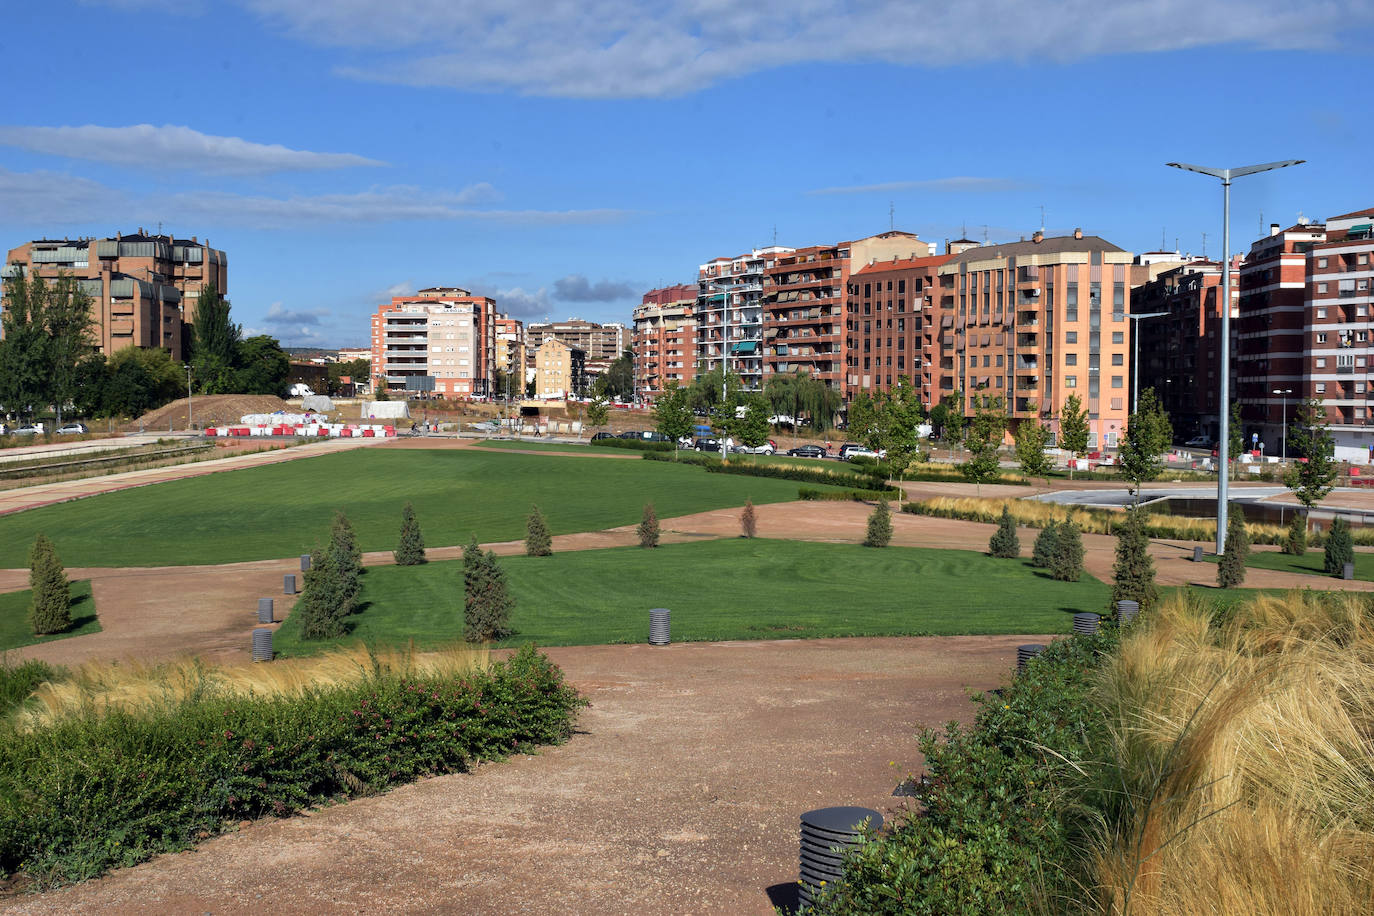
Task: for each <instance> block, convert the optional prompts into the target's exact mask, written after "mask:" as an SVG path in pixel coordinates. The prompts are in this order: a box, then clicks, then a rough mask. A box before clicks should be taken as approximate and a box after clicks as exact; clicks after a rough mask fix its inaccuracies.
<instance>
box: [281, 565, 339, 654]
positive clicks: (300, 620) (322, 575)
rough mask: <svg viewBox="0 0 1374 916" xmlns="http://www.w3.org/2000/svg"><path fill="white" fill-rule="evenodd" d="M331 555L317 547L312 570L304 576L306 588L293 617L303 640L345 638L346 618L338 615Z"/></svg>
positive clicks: (336, 592)
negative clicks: (344, 619)
mask: <svg viewBox="0 0 1374 916" xmlns="http://www.w3.org/2000/svg"><path fill="white" fill-rule="evenodd" d="M332 556H333V555H332V554H331V553H329V552H328V551H326V550H321V549H320V548H318V547H316V548H315V549H314V550H312V551H311V552H310V569H308V570H306V573H305V586H304V587H303V588H302V589H301V595H300V597H299V598H297V599H296V606H295V608H294V609H293V610H292V611H291V616H293V617H295V618H296V621H297V624H298V625H299V627H300V631H301V639H309V640H317V639H338V638H339V637H340V636H343V635H344V632H345V626H344V622H343V618H344V615H343V614H340V613H338V609H339V597H338V584H339V583H338V577H337V576H336V575H335V570H334V568H333V563H332Z"/></svg>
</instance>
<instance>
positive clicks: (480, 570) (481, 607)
mask: <svg viewBox="0 0 1374 916" xmlns="http://www.w3.org/2000/svg"><path fill="white" fill-rule="evenodd" d="M514 606H515V602H514V600H512V599H511V597H510V594H509V593H508V592H507V590H506V573H505V571H504V570H503V569H501V566H500V564H498V563H497V562H496V554H495V553H493V552H492V551H490V550H488V551H483V550H482V548H481V547H480V546H478V544H477V538H476V537H473V539H472V540H471V541H470V542H469V543H468V545H467V546H466V547H464V548H463V638H464V639H466V640H467V641H468V642H488V641H490V640H493V639H502V638H504V637H506V636H509V635H510V633H511V629H510V612H511V609H512V608H513V607H514Z"/></svg>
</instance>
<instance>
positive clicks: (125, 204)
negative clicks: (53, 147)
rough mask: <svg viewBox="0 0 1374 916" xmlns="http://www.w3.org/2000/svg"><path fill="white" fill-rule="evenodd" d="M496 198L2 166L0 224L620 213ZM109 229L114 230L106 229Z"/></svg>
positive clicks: (262, 222) (266, 222)
mask: <svg viewBox="0 0 1374 916" xmlns="http://www.w3.org/2000/svg"><path fill="white" fill-rule="evenodd" d="M499 196H500V195H499V194H498V193H497V191H496V189H495V188H493V187H492V186H491V185H489V184H486V183H485V182H483V183H479V184H474V185H470V186H469V187H467V188H464V189H462V190H459V191H435V190H427V189H424V188H417V187H411V186H404V185H397V186H391V187H378V188H372V189H370V190H367V191H358V192H353V193H343V194H316V195H298V196H293V197H264V196H251V195H244V194H234V193H230V192H226V191H183V192H179V193H172V194H149V195H143V196H137V195H131V194H127V193H125V192H123V191H119V190H116V189H114V188H110V187H107V186H105V185H102V184H100V183H98V182H95V181H90V180H88V179H85V178H75V177H72V176H68V175H63V174H60V173H57V172H46V171H38V172H11V171H8V170H7V169H5V168H4V167H0V224H24V223H40V224H44V225H51V224H57V225H63V226H66V225H86V226H89V225H91V224H92V223H99V222H104V221H118V222H119V223H121V224H123V225H129V224H131V223H138V222H140V221H142V222H144V223H149V222H153V223H155V222H158V221H167V222H172V221H186V222H196V223H198V224H202V225H205V224H209V225H244V224H247V225H250V226H254V227H259V228H278V227H282V226H299V225H310V224H316V223H381V222H396V221H401V220H456V221H469V222H487V223H500V224H504V225H514V226H548V225H572V224H587V223H609V222H616V221H618V220H621V219H624V218H626V217H627V216H629V213H628V212H627V211H624V210H612V209H593V210H499V209H491V208H484V207H482V206H481V205H482V204H483V203H489V202H491V201H493V200H495V199H497V198H498V197H499ZM111 231H112V230H111Z"/></svg>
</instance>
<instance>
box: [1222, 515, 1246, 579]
mask: <svg viewBox="0 0 1374 916" xmlns="http://www.w3.org/2000/svg"><path fill="white" fill-rule="evenodd" d="M1249 556H1250V537H1249V535H1248V534H1246V531H1245V513H1244V512H1242V511H1241V509H1240V507H1239V506H1232V507H1231V515H1230V517H1229V518H1228V519H1227V521H1226V551H1225V553H1223V554H1222V555H1221V559H1220V560H1219V561H1218V562H1217V585H1218V586H1219V587H1221V588H1235V587H1236V586H1237V585H1240V584H1241V583H1242V582H1244V581H1245V560H1246V558H1247V557H1249Z"/></svg>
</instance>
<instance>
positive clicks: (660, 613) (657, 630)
mask: <svg viewBox="0 0 1374 916" xmlns="http://www.w3.org/2000/svg"><path fill="white" fill-rule="evenodd" d="M670 614H671V611H669V610H668V609H667V608H666V607H656V608H654V609H653V610H651V611H649V645H651V646H666V645H668V642H669V637H670V633H669V619H668V617H669V615H670Z"/></svg>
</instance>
